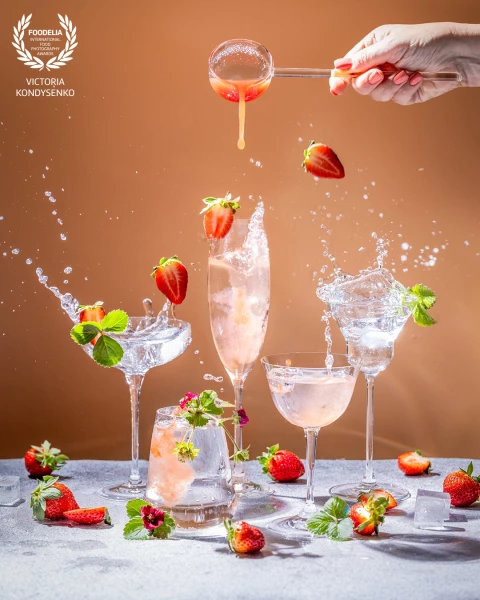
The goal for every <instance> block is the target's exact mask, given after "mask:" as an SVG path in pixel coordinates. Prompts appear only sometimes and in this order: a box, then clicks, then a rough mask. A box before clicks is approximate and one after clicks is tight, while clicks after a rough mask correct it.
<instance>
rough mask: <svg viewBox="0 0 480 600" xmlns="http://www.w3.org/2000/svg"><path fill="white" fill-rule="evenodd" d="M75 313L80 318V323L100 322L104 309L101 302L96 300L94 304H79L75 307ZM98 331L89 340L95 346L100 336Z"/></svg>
mask: <svg viewBox="0 0 480 600" xmlns="http://www.w3.org/2000/svg"><path fill="white" fill-rule="evenodd" d="M77 314H78V317H79V319H80V323H101V322H102V319H103V317H104V316H105V311H104V310H103V302H101V301H100V300H97V302H95V304H90V305H86V306H84V305H80V306H79V307H78V309H77ZM100 335H101V334H100V333H99V334H98V335H97V336H96V337H95V338H94V339H93V340H92V341H91V342H90V343H91V344H92V346H95V344H96V343H97V340H98V338H99V337H100Z"/></svg>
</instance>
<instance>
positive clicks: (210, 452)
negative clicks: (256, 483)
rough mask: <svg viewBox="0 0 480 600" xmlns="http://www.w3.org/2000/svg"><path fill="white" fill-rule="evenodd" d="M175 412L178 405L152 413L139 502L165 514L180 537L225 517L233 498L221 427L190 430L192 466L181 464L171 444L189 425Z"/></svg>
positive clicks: (231, 509) (210, 425) (181, 437)
mask: <svg viewBox="0 0 480 600" xmlns="http://www.w3.org/2000/svg"><path fill="white" fill-rule="evenodd" d="M177 412H178V406H168V407H166V408H160V409H159V410H157V415H156V418H155V425H154V427H153V434H152V443H151V447H150V460H149V465H148V481H147V488H146V492H145V500H147V501H148V502H150V503H151V504H153V505H154V506H156V507H159V508H162V509H163V510H166V511H168V512H169V514H170V515H171V516H172V517H173V518H174V519H175V522H176V525H177V528H179V530H178V531H179V532H180V533H181V530H182V529H190V528H195V529H206V528H210V527H214V526H216V525H218V524H220V523H222V521H223V520H224V519H227V518H231V517H232V516H233V513H234V510H235V506H236V497H235V491H234V488H233V485H232V472H231V469H230V461H229V453H228V446H227V440H226V437H225V432H224V430H223V428H222V427H219V426H218V425H217V424H216V423H215V422H213V421H210V422H209V423H208V424H207V425H206V426H205V427H199V428H196V429H195V431H194V433H193V437H192V439H191V440H190V441H191V442H192V443H193V444H194V446H195V448H198V450H199V453H198V454H197V456H196V457H195V458H194V460H193V461H186V462H181V461H179V460H178V457H177V455H176V454H174V450H175V447H176V446H175V445H176V442H181V441H183V440H184V438H185V434H186V433H188V430H189V427H190V425H189V424H188V422H187V421H186V420H185V419H184V418H182V417H179V416H177V414H176V413H177Z"/></svg>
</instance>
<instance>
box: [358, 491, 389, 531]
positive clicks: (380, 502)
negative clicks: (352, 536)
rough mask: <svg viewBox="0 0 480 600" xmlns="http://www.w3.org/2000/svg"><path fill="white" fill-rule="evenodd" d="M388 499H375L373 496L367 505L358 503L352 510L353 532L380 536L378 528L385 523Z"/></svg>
mask: <svg viewBox="0 0 480 600" xmlns="http://www.w3.org/2000/svg"><path fill="white" fill-rule="evenodd" d="M387 506H388V500H387V498H382V497H380V498H377V499H375V498H374V497H373V496H371V497H370V498H369V499H368V501H367V502H366V503H364V502H357V504H354V505H353V506H352V508H351V509H350V519H351V520H352V522H353V530H354V531H355V533H358V534H360V535H378V528H379V526H380V525H381V524H382V523H383V522H384V520H385V517H384V514H385V511H386V510H387Z"/></svg>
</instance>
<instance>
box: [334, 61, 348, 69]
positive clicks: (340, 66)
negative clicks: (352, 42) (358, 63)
mask: <svg viewBox="0 0 480 600" xmlns="http://www.w3.org/2000/svg"><path fill="white" fill-rule="evenodd" d="M333 64H334V65H335V68H336V69H350V67H351V66H352V60H351V59H350V58H337V60H334V61H333Z"/></svg>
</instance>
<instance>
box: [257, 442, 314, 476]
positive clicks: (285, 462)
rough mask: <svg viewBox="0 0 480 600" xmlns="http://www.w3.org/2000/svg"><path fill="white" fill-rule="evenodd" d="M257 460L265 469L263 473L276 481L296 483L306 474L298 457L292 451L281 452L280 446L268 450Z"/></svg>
mask: <svg viewBox="0 0 480 600" xmlns="http://www.w3.org/2000/svg"><path fill="white" fill-rule="evenodd" d="M257 459H258V462H259V463H260V464H261V465H262V467H263V469H262V471H263V473H268V475H269V476H270V477H271V478H272V479H274V480H275V481H283V482H286V481H295V480H296V479H298V478H299V477H301V476H302V475H304V473H305V467H304V466H303V463H302V461H301V460H300V459H299V458H298V456H297V455H296V454H294V453H293V452H290V450H279V446H278V444H276V445H275V446H270V448H267V452H264V453H263V454H262V456H258V457H257Z"/></svg>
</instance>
